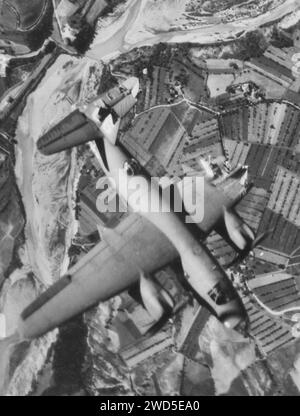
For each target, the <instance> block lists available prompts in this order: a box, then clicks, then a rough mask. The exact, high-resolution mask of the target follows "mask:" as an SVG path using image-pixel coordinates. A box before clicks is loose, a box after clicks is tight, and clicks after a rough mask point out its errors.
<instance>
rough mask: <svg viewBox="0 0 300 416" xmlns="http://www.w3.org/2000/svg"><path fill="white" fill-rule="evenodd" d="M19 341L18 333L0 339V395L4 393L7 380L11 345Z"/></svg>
mask: <svg viewBox="0 0 300 416" xmlns="http://www.w3.org/2000/svg"><path fill="white" fill-rule="evenodd" d="M19 341H20V339H19V334H18V333H15V334H13V335H12V336H10V337H8V338H4V339H0V396H2V395H4V393H5V389H6V388H7V384H8V381H9V364H10V357H11V353H12V349H13V347H14V346H15V345H16V344H18V343H19Z"/></svg>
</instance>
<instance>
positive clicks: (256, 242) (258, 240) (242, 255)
mask: <svg viewBox="0 0 300 416" xmlns="http://www.w3.org/2000/svg"><path fill="white" fill-rule="evenodd" d="M273 232H274V228H272V229H269V230H267V231H265V232H264V233H262V234H260V235H259V236H258V237H257V238H256V239H255V240H253V242H252V244H251V245H249V246H248V247H247V248H246V250H243V251H241V252H240V254H238V255H237V256H236V257H235V258H234V259H233V260H232V262H231V263H229V264H227V265H226V266H225V268H230V267H233V266H235V265H236V264H237V263H240V262H242V261H243V260H245V258H246V257H247V256H248V255H249V253H251V252H252V251H253V250H254V249H255V248H256V247H258V246H259V245H260V244H261V243H262V242H263V241H264V240H265V239H266V238H268V237H269V236H270V235H271V234H273Z"/></svg>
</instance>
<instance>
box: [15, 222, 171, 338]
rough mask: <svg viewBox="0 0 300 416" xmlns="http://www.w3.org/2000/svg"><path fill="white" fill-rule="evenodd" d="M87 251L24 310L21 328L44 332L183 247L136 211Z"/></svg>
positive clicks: (151, 269)
mask: <svg viewBox="0 0 300 416" xmlns="http://www.w3.org/2000/svg"><path fill="white" fill-rule="evenodd" d="M102 237H103V240H102V241H101V242H100V243H99V244H97V245H96V246H95V247H94V248H93V249H92V250H91V251H90V252H89V253H88V254H86V255H85V256H84V257H83V258H82V259H81V260H80V261H79V262H78V263H77V264H76V265H75V266H73V267H72V268H71V269H70V270H69V271H68V275H67V276H64V277H62V278H61V279H60V280H59V281H58V282H57V283H56V284H54V285H53V286H51V287H50V288H49V289H48V290H47V291H46V292H45V293H43V294H42V295H41V296H40V297H39V298H38V299H37V300H36V301H35V302H33V303H32V304H31V305H29V307H28V308H27V309H25V310H24V312H23V313H22V316H21V318H22V321H21V324H20V325H21V327H22V325H23V328H24V329H23V332H26V334H27V336H29V338H30V328H34V333H35V334H37V333H38V334H40V335H42V334H44V333H46V332H48V331H49V330H51V329H53V328H55V327H57V326H59V325H60V324H62V323H63V322H65V321H67V320H68V319H70V318H72V317H73V316H76V315H77V314H80V313H82V312H84V311H86V310H87V309H88V308H90V307H92V306H94V305H95V304H98V303H99V302H101V301H106V300H108V299H110V298H111V297H112V296H115V295H117V294H119V293H121V292H122V291H124V290H126V289H127V288H129V287H130V286H131V285H133V284H134V283H136V282H137V281H138V279H139V277H140V271H141V270H142V271H143V272H145V273H152V272H154V271H155V270H158V269H160V268H162V267H164V266H165V265H166V264H168V263H170V262H171V261H173V260H174V259H175V258H176V257H177V256H178V254H177V251H176V250H175V248H174V247H173V245H172V244H171V243H170V242H169V240H168V239H167V238H166V237H165V236H164V235H163V234H162V233H161V232H160V231H159V230H158V229H157V228H156V227H154V226H153V225H152V224H151V223H150V222H148V220H146V219H145V218H143V217H141V216H139V215H137V214H131V215H129V216H128V217H127V218H125V219H124V220H123V221H122V222H121V223H120V224H119V226H118V227H117V228H116V229H114V230H108V231H105V232H103V233H102Z"/></svg>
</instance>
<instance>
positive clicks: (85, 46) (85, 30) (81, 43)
mask: <svg viewBox="0 0 300 416" xmlns="http://www.w3.org/2000/svg"><path fill="white" fill-rule="evenodd" d="M94 38H95V28H94V27H93V26H91V25H90V24H89V23H87V22H86V23H84V24H83V25H82V29H81V30H80V32H79V33H78V35H77V36H76V39H75V41H74V42H73V45H72V46H73V47H74V48H75V49H76V50H77V52H78V53H80V54H81V55H84V54H85V53H86V52H87V51H88V50H89V49H90V46H91V44H92V42H93V40H94Z"/></svg>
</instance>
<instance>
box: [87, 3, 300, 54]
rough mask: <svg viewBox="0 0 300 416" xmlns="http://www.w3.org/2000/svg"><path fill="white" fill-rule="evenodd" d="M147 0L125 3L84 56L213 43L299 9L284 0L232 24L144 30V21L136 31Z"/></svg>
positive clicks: (142, 16) (235, 37)
mask: <svg viewBox="0 0 300 416" xmlns="http://www.w3.org/2000/svg"><path fill="white" fill-rule="evenodd" d="M146 3H147V1H146V0H132V1H131V2H130V3H129V4H128V9H127V11H126V12H125V13H124V14H123V15H122V16H121V17H120V18H119V19H116V20H115V21H114V22H113V24H112V25H110V26H109V27H106V28H104V29H103V30H100V31H99V32H98V35H97V36H96V38H95V40H94V42H93V45H92V47H91V49H90V51H89V52H88V53H87V54H86V55H87V56H88V57H89V58H92V59H96V60H100V59H101V60H105V61H107V60H109V59H110V58H111V57H114V56H116V55H118V54H120V53H124V52H128V51H130V50H132V49H134V48H136V47H142V46H146V45H154V44H157V43H159V42H177V43H182V42H191V43H197V44H199V45H201V44H203V45H210V44H211V45H213V44H216V43H220V42H222V41H223V42H225V41H229V40H234V39H237V38H238V37H239V36H240V34H241V32H243V31H249V30H255V29H257V28H259V27H262V26H265V25H269V24H272V22H275V21H277V20H279V19H282V18H283V17H284V16H287V15H288V14H290V13H292V12H295V10H299V4H298V2H297V1H296V0H286V1H285V2H284V3H283V4H281V5H279V6H277V7H274V8H273V9H272V10H270V11H268V12H266V13H264V14H262V15H260V16H258V17H255V18H249V19H239V20H236V21H234V22H232V23H218V24H214V25H205V24H204V25H203V26H202V27H200V28H196V29H187V30H184V29H183V30H175V31H168V32H166V31H162V32H160V33H157V32H155V31H154V30H152V31H151V30H147V29H146V27H145V26H146V25H145V24H144V29H143V31H141V30H137V26H138V24H139V25H140V22H141V19H144V20H146V18H145V16H144V9H145V6H146ZM139 29H140V28H139Z"/></svg>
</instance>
